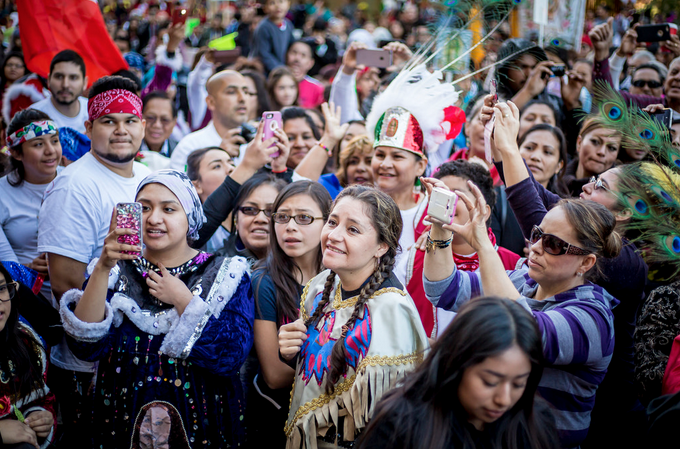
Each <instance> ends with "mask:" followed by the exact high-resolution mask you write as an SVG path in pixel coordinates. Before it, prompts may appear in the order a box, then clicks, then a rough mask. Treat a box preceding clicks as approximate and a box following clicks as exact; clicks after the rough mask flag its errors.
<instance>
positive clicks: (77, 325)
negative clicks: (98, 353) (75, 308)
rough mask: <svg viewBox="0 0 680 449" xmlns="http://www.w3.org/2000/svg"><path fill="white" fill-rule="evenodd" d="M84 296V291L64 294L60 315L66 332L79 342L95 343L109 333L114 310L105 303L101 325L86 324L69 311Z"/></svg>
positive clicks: (71, 291) (60, 303) (74, 290)
mask: <svg viewBox="0 0 680 449" xmlns="http://www.w3.org/2000/svg"><path fill="white" fill-rule="evenodd" d="M82 296H83V291H82V290H77V289H75V288H74V289H72V290H69V291H67V292H66V293H64V296H62V297H61V301H60V302H59V315H60V316H61V322H62V323H63V325H64V331H65V332H66V333H67V334H69V335H70V336H71V337H73V338H75V339H76V340H78V341H84V342H88V343H93V342H95V341H99V340H101V339H102V338H104V337H105V336H106V335H108V333H109V329H110V328H111V323H112V322H113V309H112V308H111V305H110V304H109V303H108V302H106V303H105V313H104V320H103V321H101V322H99V323H86V322H84V321H81V320H79V319H78V318H77V317H76V315H75V314H74V313H73V312H72V311H71V309H69V306H70V305H71V304H78V302H79V301H80V298H82Z"/></svg>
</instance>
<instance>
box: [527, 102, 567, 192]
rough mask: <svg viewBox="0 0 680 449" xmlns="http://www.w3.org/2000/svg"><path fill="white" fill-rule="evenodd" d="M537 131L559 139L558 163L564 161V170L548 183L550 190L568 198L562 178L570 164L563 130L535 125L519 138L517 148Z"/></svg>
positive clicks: (550, 126)
mask: <svg viewBox="0 0 680 449" xmlns="http://www.w3.org/2000/svg"><path fill="white" fill-rule="evenodd" d="M541 104H547V103H541ZM536 131H548V132H550V133H551V134H552V135H553V136H555V139H557V142H558V143H559V144H560V148H559V150H558V151H559V153H560V156H559V160H558V162H559V161H562V168H561V169H560V171H559V173H557V174H556V175H554V176H552V177H551V178H550V181H548V190H550V191H551V192H554V193H557V194H558V195H560V196H562V197H565V196H568V195H569V189H566V187H565V185H564V183H563V182H562V177H563V176H564V174H565V173H566V171H567V163H568V162H569V156H568V155H567V139H566V138H565V137H564V133H563V132H562V130H561V129H559V128H558V127H556V126H552V125H550V124H548V123H539V124H538V125H534V126H532V127H531V128H529V129H528V130H527V132H525V133H524V135H523V136H522V137H520V138H519V140H518V142H517V146H518V147H521V146H522V144H523V143H524V141H525V140H527V137H529V135H530V134H531V133H533V132H536Z"/></svg>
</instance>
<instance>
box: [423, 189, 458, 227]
mask: <svg viewBox="0 0 680 449" xmlns="http://www.w3.org/2000/svg"><path fill="white" fill-rule="evenodd" d="M457 204H458V195H456V194H455V193H453V192H451V191H450V190H446V189H442V188H440V187H435V188H434V189H432V195H430V203H429V204H428V206H427V215H429V216H430V217H431V218H434V219H436V220H439V221H441V222H442V223H444V224H451V223H453V217H454V215H455V214H456V205H457Z"/></svg>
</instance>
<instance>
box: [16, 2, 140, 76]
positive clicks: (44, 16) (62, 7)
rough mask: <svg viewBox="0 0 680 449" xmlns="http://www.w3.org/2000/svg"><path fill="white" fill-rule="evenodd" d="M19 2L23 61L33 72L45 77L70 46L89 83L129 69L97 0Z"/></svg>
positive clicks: (17, 3)
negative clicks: (58, 56)
mask: <svg viewBox="0 0 680 449" xmlns="http://www.w3.org/2000/svg"><path fill="white" fill-rule="evenodd" d="M16 5H17V10H18V12H19V30H20V34H21V46H22V48H23V52H24V60H25V61H26V66H27V67H28V69H29V70H31V71H32V72H34V73H37V74H38V75H41V76H43V77H45V78H46V77H47V76H48V75H49V72H50V62H52V58H54V56H55V55H56V54H57V53H59V52H60V51H62V50H67V49H70V50H74V51H76V52H77V53H78V54H79V55H80V56H81V57H82V58H83V60H84V61H85V67H86V72H87V77H88V80H89V84H90V85H92V83H94V82H95V81H97V80H98V79H99V78H101V77H102V76H106V75H110V74H112V73H114V72H116V71H118V70H121V69H127V68H128V66H127V63H126V62H125V60H124V59H123V56H122V55H121V54H120V51H119V50H118V47H116V45H115V44H114V43H113V40H112V39H111V37H110V36H109V34H108V33H107V31H106V26H105V25H104V18H103V17H102V13H101V11H100V10H99V5H98V4H97V2H96V1H95V0H59V1H53V0H21V1H18V2H16ZM88 87H89V86H88Z"/></svg>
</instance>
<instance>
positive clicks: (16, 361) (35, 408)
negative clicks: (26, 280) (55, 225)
mask: <svg viewBox="0 0 680 449" xmlns="http://www.w3.org/2000/svg"><path fill="white" fill-rule="evenodd" d="M18 290H19V284H18V282H16V281H14V280H12V277H11V276H10V274H9V272H8V271H7V269H6V268H5V267H4V266H3V265H2V264H0V339H2V345H0V381H1V382H0V446H2V447H3V448H4V447H12V448H14V447H16V448H19V449H28V448H34V447H36V448H40V449H43V448H46V447H48V446H50V445H51V444H52V440H53V439H54V432H55V428H56V424H57V414H56V411H55V409H54V395H53V394H52V393H51V392H50V390H49V388H47V385H45V377H46V373H47V356H46V354H45V349H44V347H43V344H42V342H41V339H40V337H39V336H38V334H36V333H35V331H34V330H33V329H32V328H31V326H29V325H28V324H27V323H26V322H25V321H23V320H22V319H20V318H19V312H18V310H17V309H18V304H16V298H17V297H18V296H17V295H16V293H17V291H18ZM21 443H25V444H21Z"/></svg>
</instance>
